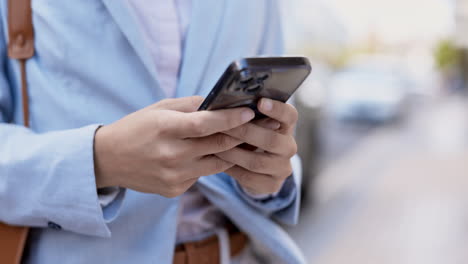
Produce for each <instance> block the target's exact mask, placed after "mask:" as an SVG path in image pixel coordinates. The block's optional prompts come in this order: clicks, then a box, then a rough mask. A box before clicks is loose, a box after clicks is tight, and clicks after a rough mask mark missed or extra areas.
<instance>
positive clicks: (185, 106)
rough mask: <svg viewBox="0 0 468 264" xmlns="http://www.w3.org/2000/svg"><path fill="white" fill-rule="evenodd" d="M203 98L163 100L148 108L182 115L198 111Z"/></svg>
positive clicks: (190, 97) (191, 97)
mask: <svg viewBox="0 0 468 264" xmlns="http://www.w3.org/2000/svg"><path fill="white" fill-rule="evenodd" d="M203 100H204V98H203V97H201V96H188V97H181V98H171V99H164V100H162V101H159V102H158V103H156V104H154V105H152V106H150V107H153V108H157V109H166V110H173V111H179V112H184V113H191V112H195V111H197V110H198V107H200V105H201V103H202V102H203Z"/></svg>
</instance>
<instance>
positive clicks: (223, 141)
mask: <svg viewBox="0 0 468 264" xmlns="http://www.w3.org/2000/svg"><path fill="white" fill-rule="evenodd" d="M184 141H185V143H187V151H190V152H192V153H191V154H192V155H193V156H194V157H200V156H206V155H210V154H215V153H219V152H223V151H226V150H229V149H232V148H234V147H236V146H238V145H240V144H242V141H240V140H239V139H236V138H234V137H231V136H228V135H226V134H222V133H216V134H214V135H209V136H206V137H201V138H188V139H184Z"/></svg>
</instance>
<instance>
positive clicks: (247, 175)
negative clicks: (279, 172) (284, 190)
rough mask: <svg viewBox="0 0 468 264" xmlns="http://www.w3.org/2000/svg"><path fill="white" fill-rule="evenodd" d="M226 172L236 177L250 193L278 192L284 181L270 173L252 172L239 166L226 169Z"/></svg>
mask: <svg viewBox="0 0 468 264" xmlns="http://www.w3.org/2000/svg"><path fill="white" fill-rule="evenodd" d="M226 173H227V174H228V175H230V176H231V177H233V178H234V179H236V180H237V182H239V184H240V185H241V186H242V187H244V188H245V189H247V191H249V193H252V194H258V195H261V194H272V193H276V192H278V191H279V190H280V189H281V187H282V185H283V181H284V180H282V179H277V178H274V177H272V176H270V175H265V174H260V173H255V172H251V171H248V170H246V169H244V168H242V167H239V166H234V167H232V168H230V169H228V170H226Z"/></svg>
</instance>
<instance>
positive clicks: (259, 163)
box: [249, 157, 267, 172]
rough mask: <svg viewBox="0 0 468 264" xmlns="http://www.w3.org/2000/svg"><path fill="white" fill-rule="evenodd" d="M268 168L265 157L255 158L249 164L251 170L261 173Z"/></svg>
mask: <svg viewBox="0 0 468 264" xmlns="http://www.w3.org/2000/svg"><path fill="white" fill-rule="evenodd" d="M266 168H267V160H266V159H265V158H264V157H256V158H253V159H252V160H251V161H250V163H249V169H250V170H253V171H256V172H261V171H264V170H265V169H266Z"/></svg>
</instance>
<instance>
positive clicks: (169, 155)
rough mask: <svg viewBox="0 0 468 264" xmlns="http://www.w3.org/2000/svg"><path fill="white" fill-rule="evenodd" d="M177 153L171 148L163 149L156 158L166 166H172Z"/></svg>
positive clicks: (177, 156)
mask: <svg viewBox="0 0 468 264" xmlns="http://www.w3.org/2000/svg"><path fill="white" fill-rule="evenodd" d="M178 158H179V155H178V154H177V153H176V152H175V151H173V150H165V151H162V152H160V153H159V155H158V159H159V160H160V161H161V162H162V163H163V164H164V165H165V166H167V167H173V165H174V163H175V162H176V161H177V159H178Z"/></svg>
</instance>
